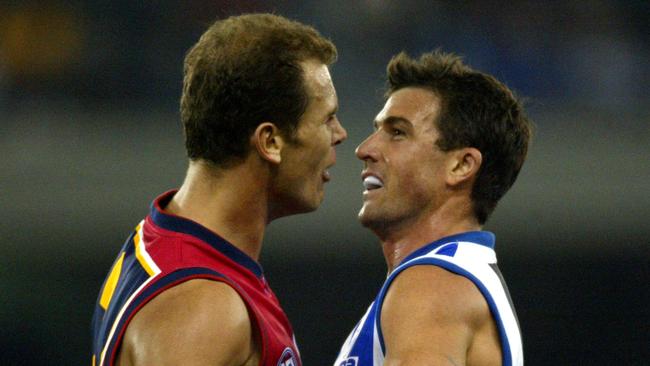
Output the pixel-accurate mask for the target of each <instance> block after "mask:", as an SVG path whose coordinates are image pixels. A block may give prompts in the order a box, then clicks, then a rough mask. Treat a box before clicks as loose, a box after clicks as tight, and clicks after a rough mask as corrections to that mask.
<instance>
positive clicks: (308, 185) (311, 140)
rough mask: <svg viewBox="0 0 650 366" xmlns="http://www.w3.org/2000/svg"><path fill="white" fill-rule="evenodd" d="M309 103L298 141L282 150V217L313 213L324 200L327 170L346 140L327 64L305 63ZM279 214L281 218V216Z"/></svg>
mask: <svg viewBox="0 0 650 366" xmlns="http://www.w3.org/2000/svg"><path fill="white" fill-rule="evenodd" d="M302 67H303V71H304V79H305V87H306V90H307V94H308V96H309V104H308V106H307V109H306V110H305V113H304V114H303V115H302V117H301V118H300V121H299V122H298V128H297V131H296V134H295V138H294V139H293V140H292V141H290V142H289V143H288V145H287V146H286V148H284V149H283V150H282V162H281V164H280V166H279V168H278V177H277V178H278V179H277V180H276V181H277V187H276V190H277V193H278V194H279V195H280V197H281V198H280V199H281V201H282V202H281V204H282V206H283V207H284V209H283V211H284V212H282V213H281V215H287V214H295V213H301V212H309V211H313V210H315V209H316V208H318V206H319V205H320V203H321V202H322V201H323V197H324V185H325V183H326V182H327V181H329V180H330V174H329V172H328V170H327V169H328V168H330V167H331V166H333V165H334V163H335V162H336V151H335V149H334V146H335V145H337V144H339V143H341V142H342V141H343V140H345V139H346V138H347V132H346V131H345V129H344V128H343V127H342V126H341V123H340V122H339V120H338V118H337V117H336V112H337V110H338V99H337V97H336V90H335V89H334V85H333V84H332V79H331V77H330V73H329V70H328V68H327V66H326V65H324V64H322V63H320V62H318V61H315V60H309V61H305V62H302ZM281 215H278V216H281Z"/></svg>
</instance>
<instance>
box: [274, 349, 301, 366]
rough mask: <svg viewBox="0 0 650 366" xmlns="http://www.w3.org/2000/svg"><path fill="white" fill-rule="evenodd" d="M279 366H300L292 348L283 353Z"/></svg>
mask: <svg viewBox="0 0 650 366" xmlns="http://www.w3.org/2000/svg"><path fill="white" fill-rule="evenodd" d="M278 366H298V361H297V360H296V356H294V355H293V351H292V350H291V348H289V347H287V348H285V349H284V352H282V356H280V359H279V360H278Z"/></svg>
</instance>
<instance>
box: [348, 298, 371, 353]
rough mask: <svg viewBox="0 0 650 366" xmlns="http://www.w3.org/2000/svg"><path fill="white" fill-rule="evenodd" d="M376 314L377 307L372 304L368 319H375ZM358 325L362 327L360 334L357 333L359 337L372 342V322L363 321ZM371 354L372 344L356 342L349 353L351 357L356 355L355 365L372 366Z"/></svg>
mask: <svg viewBox="0 0 650 366" xmlns="http://www.w3.org/2000/svg"><path fill="white" fill-rule="evenodd" d="M376 312H377V306H375V305H374V304H373V305H372V307H371V308H370V311H369V312H368V319H373V318H375V314H376ZM359 325H360V326H361V327H362V328H361V332H360V333H359V337H360V338H361V337H362V338H364V339H371V340H372V339H373V334H374V333H375V330H374V329H373V328H374V326H373V325H374V322H371V321H370V322H369V321H365V322H363V324H359ZM373 353H374V352H373V344H372V342H357V343H355V344H354V346H353V347H352V350H351V352H350V354H352V355H358V357H359V359H358V360H357V365H372V364H373V361H372V358H373Z"/></svg>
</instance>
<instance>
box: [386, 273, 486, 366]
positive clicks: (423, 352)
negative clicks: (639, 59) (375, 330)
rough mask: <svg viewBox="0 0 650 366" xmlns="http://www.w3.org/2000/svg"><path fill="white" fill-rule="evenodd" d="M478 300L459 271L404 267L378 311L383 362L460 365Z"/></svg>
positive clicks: (471, 287)
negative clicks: (384, 357) (383, 347)
mask: <svg viewBox="0 0 650 366" xmlns="http://www.w3.org/2000/svg"><path fill="white" fill-rule="evenodd" d="M483 304H484V300H483V298H482V296H481V295H480V292H479V291H478V290H477V289H476V287H475V286H474V285H473V284H472V283H471V281H469V280H467V279H465V278H463V277H461V276H457V275H454V274H452V273H450V272H447V271H445V270H444V269H441V268H439V267H435V266H414V267H411V268H408V269H407V270H405V271H404V272H402V273H400V274H399V275H398V276H397V278H396V279H395V280H394V282H393V284H392V285H391V287H390V288H389V290H388V293H387V295H386V298H385V300H384V303H383V306H382V310H381V328H382V334H383V337H384V342H385V346H386V359H385V365H386V366H391V365H392V366H396V365H402V366H403V365H464V364H465V363H466V357H467V350H468V349H469V347H470V345H471V342H472V337H473V335H474V331H475V325H476V324H477V322H476V318H477V316H478V315H477V314H478V312H481V311H482V307H483V306H484V305H483Z"/></svg>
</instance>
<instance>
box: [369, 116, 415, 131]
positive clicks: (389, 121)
mask: <svg viewBox="0 0 650 366" xmlns="http://www.w3.org/2000/svg"><path fill="white" fill-rule="evenodd" d="M382 124H386V125H389V126H395V125H406V127H409V128H411V127H413V123H411V121H409V120H408V119H406V118H404V117H399V116H389V117H386V118H384V119H383V120H379V121H378V120H374V121H373V122H372V126H373V127H374V128H375V129H377V128H379V125H382Z"/></svg>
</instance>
